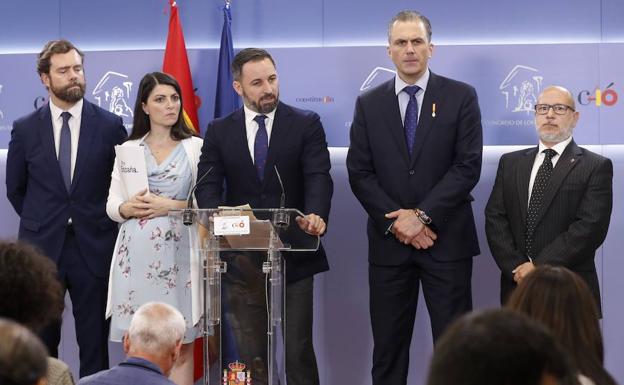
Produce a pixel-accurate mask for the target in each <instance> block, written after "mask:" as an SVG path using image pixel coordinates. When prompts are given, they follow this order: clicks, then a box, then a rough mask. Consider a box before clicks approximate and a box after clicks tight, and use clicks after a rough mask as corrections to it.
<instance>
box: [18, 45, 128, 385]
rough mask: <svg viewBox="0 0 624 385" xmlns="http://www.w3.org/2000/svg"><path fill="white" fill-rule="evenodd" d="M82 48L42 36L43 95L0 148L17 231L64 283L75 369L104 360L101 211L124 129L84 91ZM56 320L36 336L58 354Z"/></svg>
mask: <svg viewBox="0 0 624 385" xmlns="http://www.w3.org/2000/svg"><path fill="white" fill-rule="evenodd" d="M83 58H84V54H83V53H82V52H81V51H80V50H78V49H77V48H76V47H75V46H74V45H73V44H72V43H70V42H69V41H67V40H55V41H50V42H48V43H47V44H46V45H45V46H44V48H43V50H42V51H41V52H40V53H39V56H38V60H37V72H38V73H39V76H40V78H41V81H42V83H43V84H44V85H45V87H46V89H47V90H48V94H49V103H46V104H45V105H44V106H43V107H41V108H39V109H38V110H37V111H34V112H32V113H31V114H29V115H27V116H25V117H22V118H20V119H18V120H16V121H15V122H14V123H13V130H12V131H11V141H10V143H9V151H8V155H7V170H6V187H7V197H8V198H9V201H10V202H11V204H12V205H13V208H14V209H15V211H16V212H17V214H18V215H19V216H20V226H19V233H18V238H19V239H20V240H23V241H26V242H29V243H31V244H33V245H34V246H36V247H38V248H39V249H40V250H41V251H42V252H43V253H44V254H45V255H47V256H48V257H49V258H51V259H52V260H53V261H54V262H55V263H56V264H57V267H58V278H59V280H60V281H61V283H62V284H63V287H64V288H65V289H67V290H68V291H69V295H70V297H71V301H72V306H73V313H74V318H75V320H76V337H77V340H78V346H79V348H80V376H81V377H82V376H85V375H88V374H92V373H95V372H98V371H100V370H102V369H106V368H107V367H108V348H107V347H108V323H107V322H106V321H105V319H106V317H105V316H104V311H105V307H106V293H107V284H108V271H109V267H110V260H111V255H112V252H113V246H114V245H115V239H116V237H117V226H116V224H115V222H113V221H112V220H110V219H109V218H108V215H106V198H107V196H108V189H109V186H110V180H111V171H112V169H113V162H114V160H115V151H114V146H115V145H117V144H120V143H122V142H123V141H124V140H125V138H126V136H127V132H126V130H125V128H124V126H123V124H122V121H121V119H120V118H119V117H117V116H115V115H113V114H111V113H110V112H108V111H105V110H103V109H101V108H100V107H98V106H96V105H94V104H91V103H89V102H88V101H86V100H84V99H83V96H84V93H85V76H84V68H83ZM60 321H61V320H58V321H57V322H53V324H51V325H49V326H48V327H47V328H46V329H45V330H44V332H43V333H42V335H41V337H42V339H43V341H44V342H45V343H46V345H47V347H48V350H49V352H50V355H52V356H53V357H57V356H58V344H59V342H60V330H61V322H60Z"/></svg>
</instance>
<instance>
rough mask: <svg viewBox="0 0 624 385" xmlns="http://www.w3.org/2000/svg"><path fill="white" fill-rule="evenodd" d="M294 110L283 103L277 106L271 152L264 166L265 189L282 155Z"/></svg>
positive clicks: (270, 146) (270, 143) (272, 131)
mask: <svg viewBox="0 0 624 385" xmlns="http://www.w3.org/2000/svg"><path fill="white" fill-rule="evenodd" d="M292 120H293V116H292V110H291V109H290V108H289V107H288V106H286V105H285V104H283V103H281V102H280V103H279V104H278V105H277V110H276V111H275V120H274V121H273V127H272V128H271V139H270V141H269V152H268V154H267V160H266V164H265V165H264V179H263V182H262V185H263V187H264V186H266V184H267V183H268V181H269V180H270V179H271V176H272V175H273V174H274V173H275V171H274V170H273V165H274V164H276V162H277V156H278V154H280V153H282V151H283V149H282V148H283V147H284V146H285V144H286V142H287V141H288V140H287V136H288V132H289V129H290V126H291V124H292Z"/></svg>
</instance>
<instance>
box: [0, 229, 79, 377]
mask: <svg viewBox="0 0 624 385" xmlns="http://www.w3.org/2000/svg"><path fill="white" fill-rule="evenodd" d="M57 275H58V273H57V270H56V264H55V263H54V262H52V260H51V259H50V258H47V257H45V256H43V255H42V254H41V253H40V252H39V251H37V249H35V248H34V247H32V246H31V245H29V244H27V243H23V242H3V241H0V317H4V318H7V319H10V320H12V321H15V322H17V323H19V324H20V325H22V326H25V327H27V328H28V329H30V330H31V331H32V332H34V333H39V332H41V330H43V328H44V327H46V326H48V325H49V324H50V323H51V322H59V320H60V318H61V313H62V312H63V290H62V288H61V283H60V281H59V280H58V276H57ZM5 342H6V341H4V340H3V339H2V337H0V348H2V347H3V346H4V344H5ZM46 355H47V353H46ZM47 366H48V372H47V374H46V380H47V383H48V384H49V385H73V384H74V378H73V376H72V373H71V371H70V370H69V367H68V366H67V365H66V364H65V363H64V362H62V361H59V360H57V359H56V358H53V357H48V363H47ZM0 367H1V365H0ZM16 370H17V369H16ZM0 384H2V381H0Z"/></svg>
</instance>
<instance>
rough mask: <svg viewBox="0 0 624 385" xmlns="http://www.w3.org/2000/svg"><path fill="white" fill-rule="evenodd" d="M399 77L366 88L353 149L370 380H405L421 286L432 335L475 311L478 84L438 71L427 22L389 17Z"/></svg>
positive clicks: (350, 161) (350, 164)
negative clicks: (362, 233) (364, 258)
mask: <svg viewBox="0 0 624 385" xmlns="http://www.w3.org/2000/svg"><path fill="white" fill-rule="evenodd" d="M388 44H389V46H388V53H389V56H390V58H391V59H392V61H393V62H394V64H395V66H396V73H397V76H396V77H395V78H394V79H392V80H390V81H388V82H386V83H383V84H381V85H379V86H378V87H376V88H374V89H372V90H370V91H367V92H366V93H364V94H362V95H360V96H359V97H358V99H357V101H356V105H355V115H354V118H353V123H352V125H351V144H350V147H349V152H348V155H347V169H348V171H349V182H350V184H351V189H352V190H353V193H354V194H355V196H356V197H357V199H358V200H359V201H360V203H361V204H362V206H363V207H364V209H365V210H366V212H367V213H368V215H369V220H368V230H367V231H368V239H369V258H368V260H369V286H370V313H371V323H372V329H373V340H374V350H373V368H372V376H373V384H376V385H377V384H384V385H388V384H405V383H406V381H407V372H408V365H409V347H410V342H411V339H412V331H413V326H414V319H415V315H416V305H417V300H418V291H419V285H422V288H423V294H424V298H425V302H426V304H427V309H428V310H429V316H430V319H431V328H432V332H433V338H434V341H435V340H436V339H437V338H438V337H439V336H440V335H441V334H442V332H443V331H444V329H445V328H446V327H447V326H448V325H449V324H450V323H451V321H453V320H454V319H455V318H457V317H458V316H460V315H461V314H463V313H465V312H467V311H469V310H471V309H472V295H471V282H470V280H471V275H472V257H473V256H474V255H477V254H479V244H478V242H477V235H476V229H475V224H474V217H473V213H472V207H471V201H472V200H473V198H472V196H471V195H470V191H471V190H472V188H473V187H474V186H475V184H476V183H477V181H478V180H479V175H480V172H481V153H482V130H481V113H480V110H479V105H478V102H477V95H476V92H475V90H474V88H472V87H471V86H469V85H467V84H465V83H461V82H458V81H455V80H452V79H448V78H445V77H442V76H439V75H436V74H434V73H433V72H431V71H430V70H429V68H428V62H429V59H430V58H431V55H432V53H433V45H432V44H431V25H430V23H429V20H428V19H427V18H426V17H425V16H423V15H421V14H419V13H418V12H415V11H402V12H400V13H398V14H397V15H396V16H395V17H394V18H393V19H392V21H391V22H390V24H389V29H388Z"/></svg>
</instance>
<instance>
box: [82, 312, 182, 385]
mask: <svg viewBox="0 0 624 385" xmlns="http://www.w3.org/2000/svg"><path fill="white" fill-rule="evenodd" d="M184 330H185V323H184V317H182V314H181V313H180V312H179V311H178V310H176V309H175V308H174V307H173V306H170V305H167V304H165V303H159V302H148V303H146V304H143V305H141V307H140V308H139V309H138V310H137V311H136V313H134V315H133V316H132V321H131V322H130V327H129V329H128V331H127V332H126V334H125V336H124V339H123V347H124V351H125V352H126V354H127V358H126V360H125V361H124V362H122V363H120V364H119V365H117V366H115V367H114V368H111V369H109V370H104V371H101V372H99V373H97V374H93V375H91V376H88V377H83V378H82V379H81V380H80V381H79V382H78V384H79V385H175V383H174V382H173V381H171V380H170V379H169V378H167V376H169V375H170V373H171V368H173V365H174V364H175V362H176V361H177V359H178V357H180V348H181V347H182V340H183V339H184Z"/></svg>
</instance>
